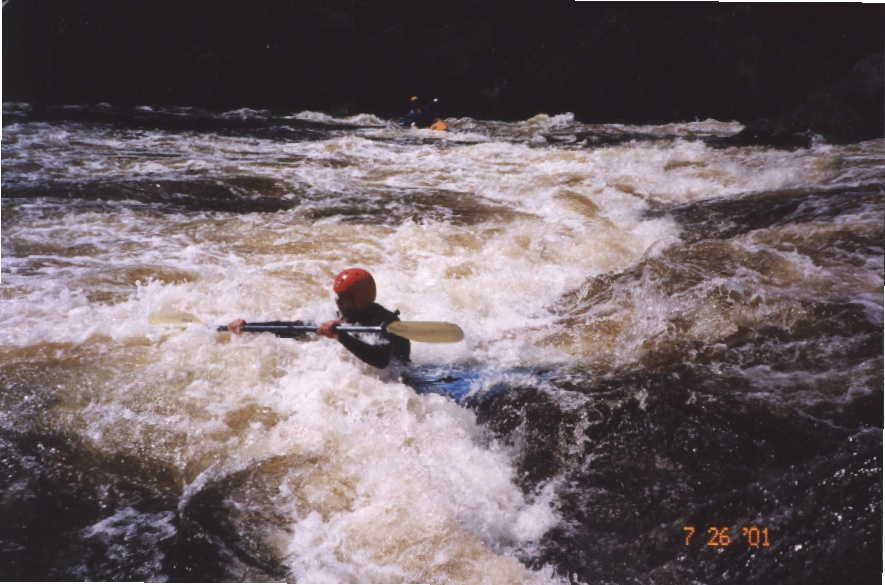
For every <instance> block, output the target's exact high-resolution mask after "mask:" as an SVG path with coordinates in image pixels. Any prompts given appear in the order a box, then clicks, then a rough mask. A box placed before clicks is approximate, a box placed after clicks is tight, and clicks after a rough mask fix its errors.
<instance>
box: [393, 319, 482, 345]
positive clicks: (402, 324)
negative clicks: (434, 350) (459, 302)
mask: <svg viewBox="0 0 885 585" xmlns="http://www.w3.org/2000/svg"><path fill="white" fill-rule="evenodd" d="M387 331H388V332H389V333H393V334H394V335H397V336H399V337H405V338H406V339H411V340H412V341H423V342H425V343H454V342H456V341H461V340H462V339H464V332H463V331H461V328H460V327H458V326H457V325H455V324H454V323H445V322H442V321H394V322H392V323H390V324H389V325H387Z"/></svg>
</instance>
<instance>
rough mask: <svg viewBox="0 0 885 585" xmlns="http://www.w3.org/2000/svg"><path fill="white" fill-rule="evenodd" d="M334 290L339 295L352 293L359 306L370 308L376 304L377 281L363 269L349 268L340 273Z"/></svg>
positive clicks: (333, 286)
mask: <svg viewBox="0 0 885 585" xmlns="http://www.w3.org/2000/svg"><path fill="white" fill-rule="evenodd" d="M332 290H334V291H335V292H336V293H338V294H341V293H343V292H347V293H350V295H351V297H352V298H353V300H354V302H355V303H356V304H357V305H359V306H368V305H370V304H371V303H374V302H375V279H374V278H372V275H371V274H369V273H368V272H367V271H365V270H363V269H362V268H348V269H347V270H342V271H341V272H339V273H338V276H336V277H335V284H333V285H332Z"/></svg>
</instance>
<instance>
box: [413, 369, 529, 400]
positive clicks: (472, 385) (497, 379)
mask: <svg viewBox="0 0 885 585" xmlns="http://www.w3.org/2000/svg"><path fill="white" fill-rule="evenodd" d="M544 373H545V372H544V371H543V370H536V369H532V368H478V367H476V366H459V365H446V366H415V367H413V368H411V369H410V370H409V371H408V372H406V373H404V374H403V375H402V381H403V383H405V384H407V385H409V386H411V387H412V388H414V390H415V392H417V393H418V394H440V395H442V396H446V397H448V398H451V399H452V400H454V401H455V402H457V403H458V404H464V405H471V404H475V403H477V402H479V401H481V400H485V399H487V398H490V397H492V396H496V395H498V394H501V393H503V392H507V391H509V390H510V389H511V388H513V386H515V385H525V384H526V383H527V382H531V381H535V382H537V381H540V380H539V378H540V377H543V375H544Z"/></svg>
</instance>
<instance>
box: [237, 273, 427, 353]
mask: <svg viewBox="0 0 885 585" xmlns="http://www.w3.org/2000/svg"><path fill="white" fill-rule="evenodd" d="M332 290H333V291H335V294H336V299H335V303H336V304H337V305H338V317H339V318H338V319H333V320H331V321H325V322H324V323H321V324H320V325H319V328H318V329H317V333H318V334H319V335H322V336H323V337H328V338H329V339H337V340H338V342H339V343H341V345H343V346H344V347H346V348H347V349H348V350H349V351H350V352H351V353H352V354H353V355H355V356H356V357H358V358H359V359H361V360H362V361H364V362H366V363H367V364H369V365H371V366H375V367H376V368H385V367H387V365H388V364H390V362H391V361H397V362H400V363H405V362H408V361H409V353H410V351H411V344H410V343H409V340H408V339H404V338H402V337H397V336H396V335H391V334H389V333H362V334H350V333H344V332H339V331H336V329H335V328H336V327H337V326H338V325H340V324H341V323H351V324H354V325H369V326H376V325H387V324H388V323H390V322H392V321H398V320H399V311H396V312H392V311H389V310H387V309H386V308H384V307H382V306H381V305H379V304H378V303H376V302H375V295H376V287H375V279H374V278H372V275H371V274H369V272H368V271H366V270H363V269H362V268H348V269H347V270H343V271H341V272H340V273H339V274H338V275H337V276H336V277H335V281H334V282H333V283H332ZM245 324H246V321H244V320H243V319H237V320H235V321H231V322H230V323H229V324H228V326H227V327H228V329H229V330H230V331H232V332H234V333H237V334H239V333H240V332H241V330H242V327H243V325H245Z"/></svg>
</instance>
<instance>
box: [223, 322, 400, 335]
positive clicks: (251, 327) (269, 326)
mask: <svg viewBox="0 0 885 585" xmlns="http://www.w3.org/2000/svg"><path fill="white" fill-rule="evenodd" d="M317 329H319V326H317V325H315V324H312V323H299V322H285V321H282V322H279V323H246V324H245V325H243V328H242V331H248V332H251V333H279V332H281V331H288V332H292V333H295V332H297V331H304V332H306V333H316V331H317ZM227 330H228V328H227V325H221V326H220V327H218V331H227ZM335 331H341V332H343V333H384V332H385V329H384V327H382V326H381V325H375V326H371V325H338V326H337V327H335Z"/></svg>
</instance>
